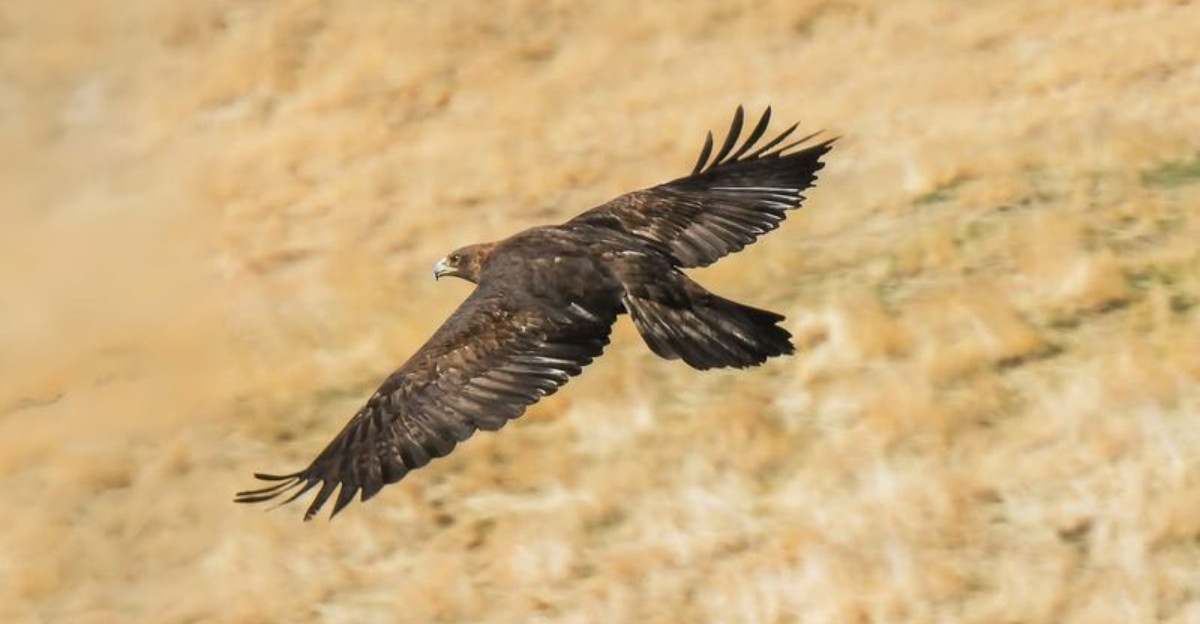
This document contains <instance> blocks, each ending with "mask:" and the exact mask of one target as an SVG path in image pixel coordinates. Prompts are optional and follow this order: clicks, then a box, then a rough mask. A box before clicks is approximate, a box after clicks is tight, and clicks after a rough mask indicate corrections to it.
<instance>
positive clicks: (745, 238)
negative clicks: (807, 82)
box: [573, 106, 836, 268]
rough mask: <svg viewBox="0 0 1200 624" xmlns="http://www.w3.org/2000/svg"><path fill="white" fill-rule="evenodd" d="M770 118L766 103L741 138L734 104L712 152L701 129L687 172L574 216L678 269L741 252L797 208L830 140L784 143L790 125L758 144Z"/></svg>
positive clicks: (709, 137)
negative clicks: (662, 255)
mask: <svg viewBox="0 0 1200 624" xmlns="http://www.w3.org/2000/svg"><path fill="white" fill-rule="evenodd" d="M770 121H771V109H770V108H767V109H766V110H765V111H764V112H763V115H762V116H761V117H760V118H759V121H758V122H757V123H756V124H755V126H754V128H753V129H751V130H750V132H749V134H747V135H746V138H745V140H741V134H742V129H743V127H744V125H745V113H744V111H743V109H742V107H740V106H739V107H738V109H737V111H736V112H735V113H734V117H733V121H732V123H731V124H730V128H729V132H727V133H726V135H725V139H724V140H723V141H722V143H721V147H720V149H718V150H717V152H716V153H715V154H713V145H714V143H713V139H712V133H711V132H710V133H709V134H708V135H707V137H706V139H705V142H704V147H703V149H701V151H700V157H699V159H698V160H697V162H696V166H695V167H694V168H693V170H692V173H691V175H688V176H686V177H683V178H679V179H676V180H672V181H671V182H667V183H665V184H660V185H659V186H655V187H651V188H648V189H643V190H640V191H635V192H633V193H628V194H626V195H622V196H620V197H618V198H616V199H614V200H612V201H610V202H608V203H606V204H604V205H602V206H599V207H597V208H594V209H592V210H589V211H587V212H585V213H583V214H581V215H579V216H578V217H576V218H575V219H574V220H573V221H574V222H580V223H592V224H596V225H604V226H606V227H614V228H617V229H620V230H622V231H625V232H628V233H630V234H633V235H635V236H637V237H639V238H641V239H643V240H645V241H646V242H648V243H649V244H651V245H655V246H657V247H659V248H660V249H662V250H663V251H665V252H667V253H669V254H670V255H671V256H672V257H673V258H674V259H675V261H676V263H677V265H678V266H680V267H683V268H688V267H700V266H707V265H709V264H712V263H713V262H715V261H716V260H717V259H719V258H721V257H723V256H725V255H727V254H730V253H734V252H736V251H740V250H741V249H743V248H745V247H746V245H749V244H751V243H753V242H754V241H755V240H757V239H758V237H759V236H762V235H763V234H765V233H767V232H769V231H771V230H774V229H775V228H777V227H779V224H780V223H781V222H782V221H783V220H784V219H785V218H786V216H787V212H788V211H790V210H794V209H796V208H799V207H800V205H801V204H802V203H803V201H804V195H803V193H804V191H805V190H806V189H808V188H809V187H810V186H812V184H813V183H814V182H815V181H816V177H817V172H818V171H820V170H821V168H822V167H823V166H824V164H823V163H822V162H821V157H822V156H824V155H825V154H826V153H827V152H828V151H829V150H830V149H832V146H833V143H834V141H835V140H836V138H831V139H827V140H824V141H820V142H818V143H811V141H812V140H813V139H814V138H815V137H816V136H817V135H818V134H820V133H814V134H810V135H808V136H805V137H802V138H799V139H795V140H792V141H790V142H789V141H788V139H789V138H791V136H792V134H793V133H794V132H795V131H796V129H797V127H798V124H793V125H792V126H790V127H788V128H787V129H785V130H784V131H783V132H781V133H780V134H778V135H776V136H775V138H773V139H771V140H769V141H767V142H765V143H763V144H762V145H759V142H760V141H761V140H762V138H763V137H764V136H766V133H767V128H768V126H769V125H770ZM739 140H741V144H740V145H739ZM710 157H711V158H710Z"/></svg>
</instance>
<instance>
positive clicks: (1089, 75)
mask: <svg viewBox="0 0 1200 624" xmlns="http://www.w3.org/2000/svg"><path fill="white" fill-rule="evenodd" d="M739 103H740V104H745V105H746V106H747V108H748V110H749V111H752V112H757V111H758V110H761V108H762V107H764V106H766V105H768V104H770V105H772V106H773V107H774V110H775V112H776V114H777V119H778V120H779V121H780V122H782V121H783V120H784V119H792V118H798V119H800V120H802V121H803V122H804V126H805V127H806V128H809V129H813V130H815V129H818V128H826V129H828V130H829V131H830V132H831V133H834V134H838V135H841V136H842V137H843V139H842V140H841V141H840V142H839V143H838V144H837V147H836V149H835V150H834V151H833V152H832V153H831V154H830V156H829V159H828V160H829V166H828V167H827V168H826V170H825V171H824V172H823V175H822V177H821V180H820V183H819V185H818V187H817V188H816V189H815V190H814V191H813V192H811V193H810V194H809V200H808V202H807V204H806V208H805V209H804V210H803V211H800V212H797V213H794V214H793V216H792V218H791V219H789V221H788V222H787V223H786V224H785V226H784V227H783V228H782V229H781V230H780V231H778V232H775V233H773V234H772V235H770V236H769V237H767V238H766V239H765V240H764V241H763V242H760V243H759V244H757V245H755V246H754V247H752V248H750V249H748V250H746V251H745V252H743V253H741V254H739V255H737V256H733V257H731V258H728V259H726V260H724V261H722V262H721V263H720V264H718V265H717V266H716V267H714V268H711V269H706V270H704V271H700V272H697V273H695V274H694V275H695V277H696V278H697V279H698V280H699V281H701V282H703V283H704V284H705V285H706V286H707V287H708V288H710V289H711V290H713V291H715V292H718V293H720V294H722V295H725V296H727V297H730V298H733V299H736V300H739V301H743V302H746V303H748V304H751V305H756V306H760V307H766V308H770V309H774V310H778V311H780V312H783V313H785V314H787V315H788V317H789V320H788V321H787V326H788V328H789V329H790V330H791V331H792V332H793V333H794V334H795V335H796V341H797V344H798V345H799V346H801V349H800V351H801V352H800V353H799V354H797V355H796V356H795V357H791V358H786V359H782V360H774V361H772V362H771V363H770V364H768V365H767V366H764V367H761V368H759V369H755V370H752V371H735V372H708V373H699V372H696V371H693V370H690V369H689V368H687V367H686V366H684V365H682V364H680V363H678V362H666V361H663V360H660V359H658V358H656V357H655V356H653V355H652V354H651V353H650V352H649V350H648V349H647V348H646V347H645V345H644V344H643V343H642V341H641V339H640V338H639V337H638V336H637V334H636V332H634V331H633V330H632V328H631V327H630V325H629V323H628V321H627V320H622V321H621V323H620V324H619V327H618V331H617V334H616V336H615V339H614V343H613V345H612V346H611V347H610V349H609V351H608V353H607V354H606V355H605V356H604V357H603V358H601V359H600V360H599V361H598V362H597V363H596V364H594V365H593V366H592V367H591V368H589V370H588V371H587V372H586V373H585V374H584V375H583V376H582V377H581V378H579V379H578V380H576V381H574V382H572V383H571V384H570V385H569V386H568V387H567V388H565V389H564V391H563V392H561V393H559V394H558V395H556V396H554V397H553V398H552V399H550V400H547V401H545V402H544V403H542V404H540V405H538V406H537V407H536V408H535V409H533V410H531V412H530V413H529V414H528V415H527V416H526V417H524V418H522V419H521V420H519V421H517V422H516V423H514V424H512V425H510V426H508V427H506V428H505V430H504V431H502V432H501V433H499V434H481V435H478V436H477V437H475V438H473V439H472V440H471V441H469V442H468V443H466V444H464V445H463V446H461V447H460V448H459V449H458V450H457V451H456V452H455V453H454V454H453V455H452V456H450V457H449V458H446V459H443V460H439V461H437V462H435V463H434V464H432V465H431V466H429V467H427V468H425V469H423V470H422V471H420V472H418V473H415V474H414V475H413V476H411V477H409V478H408V479H406V480H405V481H403V482H402V483H400V484H398V485H395V486H392V487H389V488H388V489H386V490H385V491H384V492H382V493H381V494H380V495H379V496H378V497H377V498H375V499H374V500H372V501H371V502H370V503H369V504H367V505H354V506H352V507H351V508H349V509H347V510H346V511H345V512H344V513H343V514H342V515H340V516H339V517H338V518H337V520H336V521H334V522H328V521H326V520H325V519H324V518H321V519H320V520H318V521H315V522H312V523H307V524H306V523H302V522H301V521H300V518H301V515H302V511H303V507H301V506H298V505H292V506H288V507H285V508H282V509H279V510H276V511H274V512H271V513H263V512H262V510H261V509H258V508H252V507H243V506H236V505H234V504H233V503H232V502H231V499H232V495H233V492H234V491H236V490H238V489H242V488H244V487H247V486H251V485H252V484H253V483H252V479H251V476H250V475H251V473H252V472H253V471H256V470H268V471H281V470H289V469H297V468H300V467H301V466H302V465H303V464H304V463H305V462H307V461H308V460H309V459H311V457H312V456H313V455H314V454H315V453H316V452H317V451H318V450H319V449H320V448H321V447H322V446H323V445H324V444H325V442H326V441H327V440H328V439H330V438H331V437H332V436H333V434H334V433H336V431H337V430H338V429H339V428H340V427H341V426H342V424H343V423H344V422H345V420H346V419H347V418H348V417H349V416H350V414H351V413H352V412H353V411H354V410H355V409H356V408H357V406H358V405H359V403H360V402H361V401H362V400H363V399H364V398H365V397H366V396H367V395H368V394H369V393H370V392H371V390H372V389H373V388H374V384H376V383H377V382H378V381H379V380H380V379H381V378H382V377H383V376H385V375H386V374H387V373H389V372H390V371H391V370H392V369H393V368H394V367H396V366H398V365H399V364H400V363H401V362H403V360H404V359H405V357H407V355H408V354H409V353H411V352H412V351H413V350H414V349H416V348H417V347H418V346H419V345H420V344H421V342H422V341H423V340H424V339H425V338H426V337H427V336H428V335H429V334H430V333H431V332H432V331H433V329H434V328H435V327H436V326H437V325H438V324H439V323H440V321H441V320H442V319H444V318H445V317H446V316H447V315H448V314H449V313H450V311H451V310H452V309H453V308H454V306H455V305H457V303H458V302H459V301H460V300H461V299H462V298H463V297H464V296H465V295H466V294H467V292H469V290H468V286H469V285H467V284H465V283H463V282H457V281H449V282H447V281H446V280H443V281H442V282H440V283H435V282H434V281H433V279H432V278H431V275H430V269H431V267H432V264H433V263H434V262H435V261H436V260H437V259H438V258H439V257H441V256H442V255H443V254H444V253H446V252H447V251H449V250H451V249H453V248H455V247H458V246H460V245H463V244H467V243H472V242H477V241H482V240H489V239H494V238H499V237H503V236H506V235H507V234H509V233H512V232H514V231H516V230H518V229H520V228H524V227H528V226H531V225H535V224H539V223H547V222H555V221H561V220H564V219H566V218H568V217H570V216H572V215H574V214H576V213H578V212H581V211H582V210H584V209H586V208H589V207H591V206H593V205H595V204H597V203H599V202H601V201H604V200H606V199H608V198H610V197H612V196H614V195H616V194H618V193H621V192H624V191H628V190H632V189H634V188H638V187H642V186H647V185H650V184H654V183H657V182H660V181H664V180H666V179H669V178H672V177H675V176H676V175H679V174H681V173H684V172H686V171H688V170H689V168H690V166H691V165H692V163H693V161H694V159H695V156H696V153H697V151H698V150H699V148H700V145H701V143H702V140H703V137H704V131H705V130H707V129H709V128H714V129H721V130H723V129H724V126H725V124H727V123H728V119H729V117H730V115H731V114H732V112H733V109H734V108H735V106H736V105H737V104H739ZM0 318H2V319H3V321H2V322H0V379H2V380H3V381H2V383H0V499H2V500H3V501H4V507H3V508H4V510H5V511H6V514H5V515H6V518H5V520H4V522H3V523H2V526H3V528H0V621H2V622H13V623H43V622H44V623H59V622H64V623H71V624H107V623H122V624H124V623H128V622H139V623H140V622H145V623H153V624H184V623H201V622H202V623H209V622H218V623H239V624H253V623H274V622H286V623H291V622H330V623H342V622H347V623H349V622H354V623H375V622H379V623H385V622H386V623H393V622H403V623H408V622H417V623H426V622H439V623H510V622H511V623H525V622H544V623H562V624H583V623H590V622H596V623H603V624H609V623H625V622H629V623H639V624H658V623H676V622H677V623H681V624H683V623H686V624H696V623H712V624H726V623H730V624H740V623H746V624H760V623H761V624H784V623H793V622H795V623H829V624H842V623H849V624H856V623H863V624H865V623H868V622H875V623H881V624H882V623H887V624H898V623H912V624H931V623H947V624H949V623H956V624H957V623H974V624H989V623H995V624H1004V623H1017V622H1020V623H1023V624H1059V623H1069V624H1085V623H1095V624H1102V623H1110V622H1112V623H1122V624H1127V623H1141V622H1158V621H1162V622H1175V623H1192V622H1200V4H1197V3H1194V2H1188V1H1161V2H1160V1H1149V0H1147V1H1141V2H1138V1H1134V0H1060V1H1057V2H1055V1H1041V0H1020V1H1018V0H1013V1H1000V0H978V1H975V2H966V1H963V0H913V1H906V2H882V1H877V2H871V1H867V0H771V1H767V2H758V3H750V2H738V1H734V0H727V1H715V2H653V3H651V2H636V1H634V0H622V1H611V2H610V1H606V2H592V3H582V2H578V3H577V2H566V1H547V2H541V1H535V0H505V1H501V2H482V1H478V2H448V1H442V2H438V1H434V0H423V1H412V2H366V1H359V0H351V1H347V2H316V1H312V2H300V1H295V2H289V1H265V0H211V1H205V2H170V1H167V0H158V1H155V0H125V1H121V2H118V1H116V0H78V1H71V2H68V1H67V0H58V1H57V2H35V1H32V0H28V1H24V2H22V1H19V0H14V1H9V2H4V3H0Z"/></svg>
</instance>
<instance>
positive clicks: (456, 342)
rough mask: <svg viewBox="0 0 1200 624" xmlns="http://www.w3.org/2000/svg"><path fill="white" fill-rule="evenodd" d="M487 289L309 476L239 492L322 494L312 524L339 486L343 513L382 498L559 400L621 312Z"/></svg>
mask: <svg viewBox="0 0 1200 624" xmlns="http://www.w3.org/2000/svg"><path fill="white" fill-rule="evenodd" d="M505 286H506V285H504V284H500V283H493V284H488V283H487V282H486V281H485V283H483V284H481V285H480V286H479V287H478V288H476V290H475V291H474V292H473V293H472V294H471V296H470V297H468V298H467V300H466V301H464V302H463V304H462V305H461V306H460V307H459V309H458V310H457V311H456V312H455V313H454V314H453V315H452V316H451V317H450V318H449V319H448V320H447V321H446V323H445V324H443V325H442V327H441V328H440V329H438V331H437V332H436V333H434V335H433V336H432V337H431V338H430V339H429V342H427V343H426V344H425V346H423V347H421V349H420V350H419V351H417V353H416V354H414V355H413V357H412V358H411V359H409V361H408V362H407V363H406V364H404V366H402V367H401V368H400V369H399V370H397V371H396V372H395V373H393V374H392V375H391V376H389V377H388V378H387V379H386V380H385V381H384V382H383V384H382V385H381V386H380V388H379V390H377V391H376V392H375V394H373V395H372V396H371V398H370V399H368V400H367V402H366V405H364V406H363V407H362V408H361V409H360V410H359V411H358V413H357V414H355V415H354V417H353V418H352V419H351V420H350V422H349V423H348V424H347V425H346V426H345V428H344V429H342V431H341V433H339V434H338V435H337V437H335V438H334V439H333V441H332V442H330V443H329V445H328V446H327V447H325V450H323V451H321V453H320V454H319V455H318V456H317V458H316V459H315V460H313V462H312V463H311V464H310V465H309V466H308V467H307V468H305V469H304V470H301V471H299V472H295V473H292V474H287V475H267V474H257V475H255V476H257V477H258V478H259V479H262V480H265V481H276V482H277V483H274V484H272V485H270V486H268V487H265V488H262V489H258V490H249V491H245V492H239V493H238V495H237V498H236V500H237V502H242V503H255V502H261V501H265V500H269V499H272V498H275V497H277V496H280V495H281V494H284V493H285V492H288V491H289V490H291V489H292V488H294V487H297V486H299V487H300V489H299V490H298V491H296V492H294V493H292V495H291V497H290V498H288V499H287V500H286V501H284V502H290V501H292V500H294V499H296V498H297V497H299V496H300V495H302V494H304V493H305V492H307V491H308V490H310V489H312V488H313V487H316V486H317V485H320V486H321V487H320V489H319V490H318V491H317V495H316V497H315V498H314V499H313V501H312V504H310V505H309V507H308V510H307V511H306V512H305V514H304V519H305V520H309V519H311V518H312V517H313V516H314V515H315V514H316V513H317V512H318V511H319V510H320V509H321V506H322V505H324V504H325V502H326V501H327V500H328V499H329V497H330V496H331V495H332V494H333V492H334V490H335V489H337V488H338V486H341V490H340V491H339V492H338V496H337V499H336V501H335V502H334V506H333V513H334V514H336V513H337V512H338V511H340V510H341V509H342V508H343V507H345V506H346V505H347V504H348V503H349V502H350V501H351V500H353V498H354V496H355V494H357V493H358V492H359V491H361V492H362V500H364V501H365V500H367V499H368V498H371V497H372V496H374V495H375V494H376V493H377V492H379V490H380V489H381V488H382V487H383V486H384V485H387V484H389V483H395V482H397V481H399V480H400V479H402V478H403V477H404V475H406V474H407V473H408V472H409V471H410V470H415V469H417V468H420V467H421V466H424V465H425V464H427V463H428V462H429V461H430V460H431V459H433V458H436V457H441V456H443V455H446V454H447V453H449V452H450V451H451V450H453V449H454V447H455V445H456V444H457V443H458V442H461V441H463V440H465V439H467V438H468V437H470V436H471V434H473V433H474V432H475V431H476V430H477V429H486V430H489V431H490V430H495V429H499V428H500V427H502V426H504V424H505V423H506V422H507V421H508V420H510V419H513V418H516V417H518V416H520V415H521V414H522V413H524V411H525V408H526V407H528V406H529V405H532V404H533V403H536V402H537V401H538V400H539V399H541V398H542V397H544V396H548V395H550V394H553V393H554V392H555V391H557V390H558V388H559V387H560V386H562V385H563V384H565V383H566V382H567V380H568V379H570V378H571V377H572V376H574V375H577V374H579V372H580V371H581V370H582V369H583V367H584V366H586V365H587V364H588V363H590V362H591V361H592V360H593V359H594V358H595V357H596V356H598V355H600V352H601V351H602V350H603V349H604V346H605V345H606V344H608V336H609V332H610V330H611V327H612V324H613V322H614V321H615V320H616V311H615V309H612V310H603V311H601V310H589V309H586V308H584V307H582V306H581V305H579V304H574V303H573V304H570V305H569V306H567V307H566V308H560V307H559V306H557V305H554V304H552V303H550V302H543V301H540V300H538V299H536V298H533V297H528V296H527V297H516V296H514V295H513V294H512V293H511V292H509V291H507V290H506V288H505Z"/></svg>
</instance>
